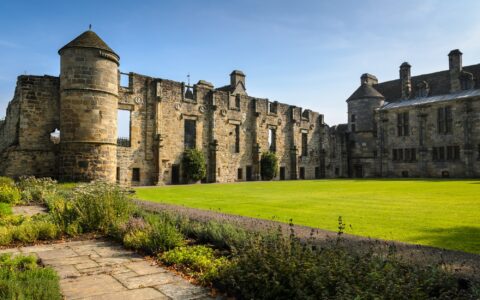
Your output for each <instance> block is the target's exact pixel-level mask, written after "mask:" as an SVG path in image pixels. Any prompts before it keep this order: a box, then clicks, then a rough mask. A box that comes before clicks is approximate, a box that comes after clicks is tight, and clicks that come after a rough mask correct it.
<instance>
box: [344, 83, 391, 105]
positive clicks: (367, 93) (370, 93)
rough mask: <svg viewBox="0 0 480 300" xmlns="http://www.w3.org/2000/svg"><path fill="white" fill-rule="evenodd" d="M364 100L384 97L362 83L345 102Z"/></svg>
mask: <svg viewBox="0 0 480 300" xmlns="http://www.w3.org/2000/svg"><path fill="white" fill-rule="evenodd" d="M364 98H381V99H385V97H384V96H383V95H382V94H380V93H379V92H378V91H377V90H376V89H375V88H374V87H373V86H371V85H369V84H366V83H364V84H362V85H361V86H360V87H359V88H358V89H357V90H356V91H355V92H354V93H353V94H352V95H351V96H350V97H349V98H348V99H347V101H350V100H356V99H364Z"/></svg>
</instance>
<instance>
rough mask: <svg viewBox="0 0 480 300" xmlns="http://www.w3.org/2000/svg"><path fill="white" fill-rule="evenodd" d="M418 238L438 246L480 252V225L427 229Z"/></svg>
mask: <svg viewBox="0 0 480 300" xmlns="http://www.w3.org/2000/svg"><path fill="white" fill-rule="evenodd" d="M418 239H419V240H421V241H422V243H425V244H429V245H435V246H437V247H442V248H446V249H454V250H459V251H464V252H470V253H474V254H480V227H473V226H457V227H452V228H434V229H431V230H425V231H424V233H423V234H422V235H420V236H418Z"/></svg>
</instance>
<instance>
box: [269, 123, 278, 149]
mask: <svg viewBox="0 0 480 300" xmlns="http://www.w3.org/2000/svg"><path fill="white" fill-rule="evenodd" d="M268 150H269V151H270V152H273V153H275V152H277V129H276V128H273V127H269V128H268Z"/></svg>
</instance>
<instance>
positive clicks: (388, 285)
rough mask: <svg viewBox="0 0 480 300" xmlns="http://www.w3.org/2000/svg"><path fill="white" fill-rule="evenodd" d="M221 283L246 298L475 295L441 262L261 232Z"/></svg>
mask: <svg viewBox="0 0 480 300" xmlns="http://www.w3.org/2000/svg"><path fill="white" fill-rule="evenodd" d="M218 278H219V280H218V282H217V283H218V284H219V285H220V286H222V287H224V288H225V289H227V290H228V291H230V292H231V293H233V294H234V295H235V296H237V297H238V298H240V299H253V298H255V299H397V298H398V297H399V295H401V298H402V299H430V298H435V299H458V298H460V299H463V298H465V299H469V298H473V297H470V296H471V294H472V291H467V290H465V289H464V290H461V289H458V287H457V281H456V279H455V278H454V277H453V276H451V275H449V274H448V273H446V272H445V271H444V270H442V269H441V267H440V266H430V267H427V268H425V267H424V266H415V265H408V264H405V263H402V262H401V261H400V260H398V259H397V258H396V257H395V255H394V253H391V254H385V255H381V254H379V253H378V252H375V251H374V249H373V248H372V249H370V250H368V251H364V252H358V253H357V252H354V251H353V250H347V249H345V248H343V247H341V246H340V244H337V243H332V244H331V245H329V246H328V247H324V248H321V249H316V248H315V247H313V246H312V245H310V244H302V243H301V242H299V241H298V240H297V238H295V236H293V235H292V236H290V237H285V236H283V235H282V234H280V233H277V234H271V235H257V236H256V237H255V238H253V239H251V240H249V242H248V245H247V246H246V247H245V248H243V249H241V251H237V252H235V253H234V255H233V260H232V263H231V264H228V265H226V267H224V268H221V269H220V275H219V276H218Z"/></svg>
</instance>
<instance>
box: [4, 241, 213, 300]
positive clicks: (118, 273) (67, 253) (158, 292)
mask: <svg viewBox="0 0 480 300" xmlns="http://www.w3.org/2000/svg"><path fill="white" fill-rule="evenodd" d="M2 251H5V252H7V251H10V252H15V253H20V251H21V253H29V254H34V255H37V256H38V258H39V259H40V260H41V262H42V263H43V264H44V265H46V266H51V267H52V268H54V269H55V270H56V271H57V273H58V274H59V277H60V278H61V280H60V287H61V290H62V293H63V296H64V297H65V299H90V300H93V299H98V300H105V299H115V300H116V299H133V300H144V299H145V300H147V299H184V300H186V299H212V298H211V297H209V296H208V290H207V289H205V288H203V287H199V286H195V285H193V284H191V283H190V282H188V281H187V280H186V279H184V278H182V277H181V276H179V275H177V274H174V273H173V272H171V271H169V270H168V269H166V268H163V267H160V266H157V265H156V264H155V263H154V262H152V261H150V260H147V259H145V258H144V257H142V256H140V255H138V254H137V253H135V252H133V251H130V250H127V249H125V248H123V247H122V246H121V245H119V244H116V243H114V242H110V241H106V240H88V241H75V242H65V243H58V244H51V245H38V246H31V247H23V248H21V249H18V248H11V249H5V250H2Z"/></svg>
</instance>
